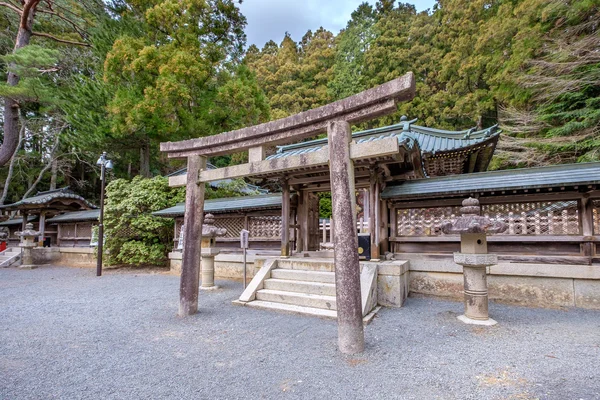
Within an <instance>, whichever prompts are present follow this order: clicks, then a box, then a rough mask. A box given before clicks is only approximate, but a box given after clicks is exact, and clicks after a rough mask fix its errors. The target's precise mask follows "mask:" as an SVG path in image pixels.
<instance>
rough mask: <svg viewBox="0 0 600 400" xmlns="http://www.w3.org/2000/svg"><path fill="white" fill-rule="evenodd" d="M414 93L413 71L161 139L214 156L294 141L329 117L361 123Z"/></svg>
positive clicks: (175, 151) (184, 151) (168, 147)
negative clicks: (245, 121)
mask: <svg viewBox="0 0 600 400" xmlns="http://www.w3.org/2000/svg"><path fill="white" fill-rule="evenodd" d="M414 95H415V78H414V75H413V73H412V72H409V73H407V74H406V75H404V76H401V77H399V78H397V79H394V80H392V81H390V82H387V83H384V84H383V85H379V86H377V87H374V88H372V89H369V90H366V91H364V92H361V93H358V94H356V95H353V96H350V97H347V98H345V99H343V100H339V101H336V102H334V103H331V104H327V105H325V106H322V107H319V108H315V109H313V110H309V111H305V112H302V113H299V114H296V115H292V116H290V117H287V118H282V119H278V120H276V121H271V122H267V123H264V124H260V125H256V126H251V127H248V128H242V129H238V130H235V131H230V132H225V133H221V134H219V135H215V136H208V137H203V138H197V139H190V140H184V141H180V142H167V143H161V145H160V150H161V151H163V152H167V153H169V157H186V156H188V155H190V154H199V155H206V156H213V155H219V154H227V153H229V152H233V151H243V150H246V149H249V148H251V147H256V146H260V145H264V144H269V145H273V144H276V143H278V142H280V141H281V142H287V143H290V142H293V141H298V140H301V139H304V138H309V137H312V136H314V135H315V134H317V133H321V132H325V131H326V129H327V121H331V120H344V121H346V122H348V123H359V122H363V121H367V120H371V119H373V118H377V117H379V116H382V115H386V114H389V113H391V112H394V111H396V102H398V101H404V100H410V99H412V98H413V97H414Z"/></svg>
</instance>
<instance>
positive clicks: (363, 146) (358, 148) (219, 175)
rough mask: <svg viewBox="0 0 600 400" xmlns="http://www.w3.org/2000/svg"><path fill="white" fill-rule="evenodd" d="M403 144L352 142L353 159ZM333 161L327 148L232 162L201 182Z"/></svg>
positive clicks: (181, 181) (172, 182)
mask: <svg viewBox="0 0 600 400" xmlns="http://www.w3.org/2000/svg"><path fill="white" fill-rule="evenodd" d="M399 152H400V145H399V144H398V139H397V138H395V137H390V138H385V139H381V140H377V141H375V142H366V143H359V144H356V143H353V144H351V145H350V157H351V159H353V160H355V159H365V158H376V157H383V156H389V155H394V154H398V153H399ZM328 163H329V150H328V149H327V147H325V148H323V149H321V150H318V151H313V152H311V153H306V154H299V155H295V156H289V157H283V158H276V159H273V160H263V161H258V162H251V163H247V164H240V165H232V166H230V167H225V168H218V169H207V170H204V171H202V172H201V173H200V179H199V181H200V182H212V181H218V180H222V179H233V178H241V177H245V176H256V175H264V174H267V173H269V174H273V173H284V172H288V171H293V170H295V169H300V168H306V167H310V166H314V167H318V166H327V164H328ZM186 184H187V176H186V175H179V176H172V177H170V178H169V186H171V187H177V186H184V185H186Z"/></svg>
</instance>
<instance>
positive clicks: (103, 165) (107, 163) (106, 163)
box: [96, 152, 113, 276]
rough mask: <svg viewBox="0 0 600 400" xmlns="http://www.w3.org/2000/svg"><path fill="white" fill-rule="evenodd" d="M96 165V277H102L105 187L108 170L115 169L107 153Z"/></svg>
mask: <svg viewBox="0 0 600 400" xmlns="http://www.w3.org/2000/svg"><path fill="white" fill-rule="evenodd" d="M96 165H99V166H100V220H99V221H98V222H99V224H98V262H97V264H96V276H102V251H103V250H102V247H103V245H104V187H105V186H106V180H105V177H106V170H107V169H112V168H113V163H112V161H111V160H109V159H107V158H106V152H104V153H102V155H101V156H100V158H99V159H98V161H97V162H96Z"/></svg>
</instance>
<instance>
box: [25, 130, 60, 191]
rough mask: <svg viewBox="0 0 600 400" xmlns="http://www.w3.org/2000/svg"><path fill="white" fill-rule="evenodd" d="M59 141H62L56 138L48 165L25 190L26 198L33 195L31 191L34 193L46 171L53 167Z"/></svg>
mask: <svg viewBox="0 0 600 400" xmlns="http://www.w3.org/2000/svg"><path fill="white" fill-rule="evenodd" d="M59 143H60V141H59V139H58V137H57V138H56V143H54V146H53V147H52V151H51V152H50V160H49V161H48V163H47V164H46V166H45V167H44V168H42V170H41V171H40V173H39V174H38V177H37V178H36V180H35V181H34V182H33V183H32V184H31V185H30V186H29V189H27V192H25V194H24V195H23V198H24V199H26V198H27V197H29V196H30V195H31V193H33V191H34V190H35V188H36V187H37V185H38V183H40V182H41V181H42V178H43V177H44V174H45V173H46V172H48V170H49V169H50V168H52V164H53V163H54V161H55V160H56V151H57V150H58V145H59Z"/></svg>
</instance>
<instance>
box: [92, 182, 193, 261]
mask: <svg viewBox="0 0 600 400" xmlns="http://www.w3.org/2000/svg"><path fill="white" fill-rule="evenodd" d="M184 200H185V188H170V187H169V184H168V179H167V178H165V177H162V176H159V177H155V178H152V179H147V178H142V177H140V176H138V177H135V178H134V179H133V180H132V181H127V180H125V179H117V180H115V181H113V182H111V183H110V184H109V185H108V186H107V187H106V203H105V215H104V226H105V250H106V252H107V262H108V263H109V264H111V265H154V266H164V265H165V263H166V261H167V253H168V251H169V249H170V248H171V246H172V243H173V242H172V241H173V224H174V221H173V220H172V219H171V218H160V217H155V216H153V215H152V213H153V212H155V211H158V210H162V209H164V208H168V207H172V206H174V205H175V204H177V203H178V202H182V201H184Z"/></svg>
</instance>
